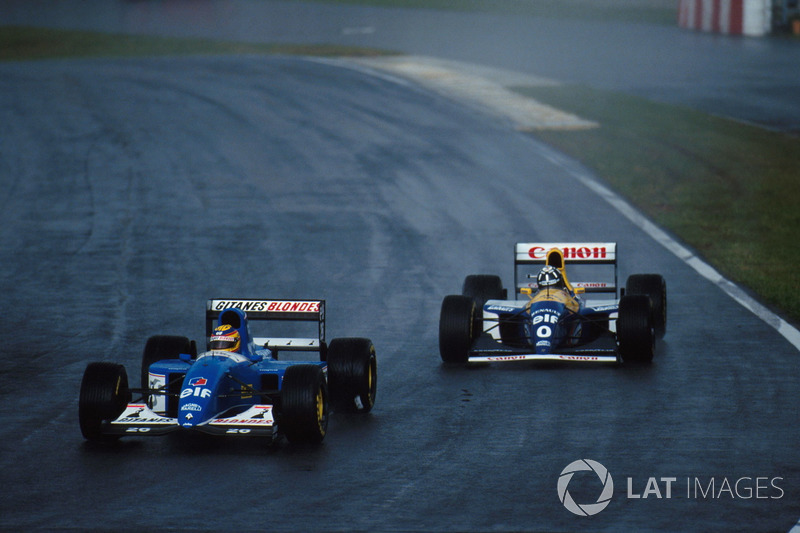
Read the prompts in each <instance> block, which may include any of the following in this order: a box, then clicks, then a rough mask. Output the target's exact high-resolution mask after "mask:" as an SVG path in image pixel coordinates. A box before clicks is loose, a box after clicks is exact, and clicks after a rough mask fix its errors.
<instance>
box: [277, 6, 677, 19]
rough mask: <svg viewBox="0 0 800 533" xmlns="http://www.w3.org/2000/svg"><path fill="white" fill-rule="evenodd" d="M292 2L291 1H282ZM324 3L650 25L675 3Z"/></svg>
mask: <svg viewBox="0 0 800 533" xmlns="http://www.w3.org/2000/svg"><path fill="white" fill-rule="evenodd" d="M286 1H292V0H286ZM312 1H315V2H320V3H325V4H355V5H365V6H376V7H390V8H415V9H439V10H449V11H478V12H483V13H497V14H508V15H515V16H533V17H544V18H570V19H582V20H606V21H608V20H619V21H625V22H641V23H650V24H671V25H675V21H676V20H677V16H678V15H677V8H676V7H675V6H676V2H673V1H672V0H640V2H639V3H638V4H637V3H632V2H619V1H614V0H312Z"/></svg>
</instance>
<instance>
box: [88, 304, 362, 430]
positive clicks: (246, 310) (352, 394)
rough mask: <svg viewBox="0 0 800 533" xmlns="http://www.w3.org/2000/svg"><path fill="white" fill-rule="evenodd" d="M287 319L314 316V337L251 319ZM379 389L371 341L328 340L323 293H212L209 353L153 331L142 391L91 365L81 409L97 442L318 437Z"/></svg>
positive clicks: (111, 367)
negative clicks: (316, 296)
mask: <svg viewBox="0 0 800 533" xmlns="http://www.w3.org/2000/svg"><path fill="white" fill-rule="evenodd" d="M288 322H294V323H295V324H293V331H294V330H296V329H298V328H302V327H303V326H302V323H303V322H305V323H310V322H313V323H314V324H315V326H311V327H313V329H314V334H313V335H314V336H313V337H310V338H309V337H302V338H299V337H253V335H252V334H251V331H250V325H251V323H258V324H261V325H263V327H265V328H267V329H268V328H269V327H270V326H274V325H275V324H276V323H282V324H284V325H288ZM305 327H309V326H305ZM292 352H297V353H292ZM304 352H306V353H309V354H313V356H314V357H313V359H311V356H306V355H303V353H304ZM284 355H285V356H286V360H284V359H283V356H284ZM279 356H281V357H279ZM306 359H310V360H306ZM376 387H377V362H376V357H375V347H374V346H373V344H372V341H370V340H369V339H367V338H360V337H359V338H355V337H352V338H339V339H333V340H332V341H331V342H330V343H327V342H326V341H325V301H324V300H270V299H260V300H254V299H233V298H229V299H213V300H209V301H208V304H207V309H206V349H205V351H202V352H201V353H198V350H197V345H196V342H195V341H190V340H189V339H188V338H187V337H180V336H167V335H156V336H153V337H150V338H149V339H148V340H147V343H146V344H145V347H144V353H143V354H142V364H141V387H140V388H130V387H129V386H128V375H127V373H126V371H125V367H123V366H122V365H119V364H115V363H109V362H97V363H90V364H89V365H88V366H87V368H86V371H85V372H84V375H83V381H82V382H81V390H80V399H79V408H78V411H79V421H80V428H81V432H82V433H83V436H84V437H85V438H87V439H89V440H113V439H117V438H119V437H123V436H147V435H163V434H166V433H171V432H174V431H199V432H203V433H210V434H214V435H230V436H255V437H258V436H260V437H266V438H268V439H269V440H270V441H274V440H276V439H278V438H279V437H280V436H282V435H283V436H286V438H287V439H288V440H289V441H290V442H294V443H318V442H321V441H322V440H323V439H324V438H325V434H326V433H327V430H328V417H329V413H330V412H331V411H332V410H334V409H335V410H338V411H346V412H352V413H368V412H369V411H370V410H371V409H372V406H373V404H374V402H375V393H376Z"/></svg>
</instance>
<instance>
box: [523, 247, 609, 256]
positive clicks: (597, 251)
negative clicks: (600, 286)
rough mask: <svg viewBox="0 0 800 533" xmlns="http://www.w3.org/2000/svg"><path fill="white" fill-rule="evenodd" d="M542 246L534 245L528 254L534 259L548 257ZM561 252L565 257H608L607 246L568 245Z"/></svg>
mask: <svg viewBox="0 0 800 533" xmlns="http://www.w3.org/2000/svg"><path fill="white" fill-rule="evenodd" d="M548 251H549V250H546V249H545V248H543V247H542V246H534V247H533V248H531V249H530V250H528V255H529V256H531V258H533V259H545V258H546V257H547V252H548ZM561 252H562V253H563V254H564V259H605V258H606V248H605V246H602V247H601V246H598V247H595V248H589V247H588V246H581V247H571V248H569V247H567V248H562V249H561Z"/></svg>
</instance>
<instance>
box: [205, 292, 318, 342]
mask: <svg viewBox="0 0 800 533" xmlns="http://www.w3.org/2000/svg"><path fill="white" fill-rule="evenodd" d="M225 309H239V310H241V311H243V312H244V313H245V314H246V316H247V322H252V321H259V320H261V321H265V320H284V321H303V322H316V323H317V324H318V329H317V333H318V334H317V337H316V338H297V337H292V338H287V337H280V338H278V337H254V338H253V339H252V340H253V342H255V344H257V345H259V346H265V347H267V348H274V349H280V350H298V351H316V350H320V349H324V347H325V300H273V299H266V298H265V299H244V298H214V299H211V300H209V301H208V303H207V304H206V338H210V337H211V333H212V331H213V329H214V325H215V321H216V320H217V319H219V316H220V314H221V313H222V312H223V311H224V310H225Z"/></svg>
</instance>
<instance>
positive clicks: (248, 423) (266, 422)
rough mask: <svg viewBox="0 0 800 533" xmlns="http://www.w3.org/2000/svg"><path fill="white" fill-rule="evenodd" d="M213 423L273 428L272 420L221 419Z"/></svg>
mask: <svg viewBox="0 0 800 533" xmlns="http://www.w3.org/2000/svg"><path fill="white" fill-rule="evenodd" d="M213 423H214V424H219V425H222V426H271V425H272V419H267V418H262V419H252V418H219V419H217V420H214V422H213Z"/></svg>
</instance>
